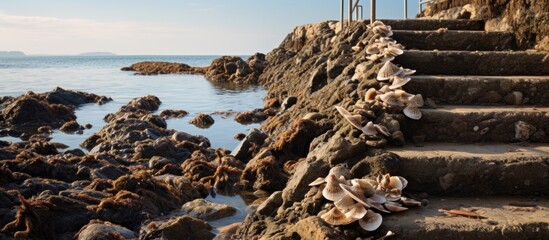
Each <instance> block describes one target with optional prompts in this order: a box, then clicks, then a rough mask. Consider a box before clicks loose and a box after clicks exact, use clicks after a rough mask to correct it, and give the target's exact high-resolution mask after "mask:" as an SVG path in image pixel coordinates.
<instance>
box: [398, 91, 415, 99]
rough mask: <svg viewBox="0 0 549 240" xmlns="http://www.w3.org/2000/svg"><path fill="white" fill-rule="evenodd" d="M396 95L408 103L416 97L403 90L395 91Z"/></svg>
mask: <svg viewBox="0 0 549 240" xmlns="http://www.w3.org/2000/svg"><path fill="white" fill-rule="evenodd" d="M395 95H396V96H397V97H399V98H402V99H404V100H406V101H410V100H411V99H412V98H413V97H414V96H415V95H414V94H411V93H408V92H406V91H404V90H402V89H396V90H395Z"/></svg>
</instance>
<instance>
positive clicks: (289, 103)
mask: <svg viewBox="0 0 549 240" xmlns="http://www.w3.org/2000/svg"><path fill="white" fill-rule="evenodd" d="M296 103H297V97H294V96H290V97H287V98H285V99H284V101H282V110H287V109H288V108H290V107H292V106H293V105H294V104H296Z"/></svg>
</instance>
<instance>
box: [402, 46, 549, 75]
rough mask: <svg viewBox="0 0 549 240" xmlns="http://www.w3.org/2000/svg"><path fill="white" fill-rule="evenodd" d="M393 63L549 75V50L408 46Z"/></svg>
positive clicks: (440, 71) (448, 71)
mask: <svg viewBox="0 0 549 240" xmlns="http://www.w3.org/2000/svg"><path fill="white" fill-rule="evenodd" d="M394 63H396V64H399V65H401V66H403V67H406V68H411V69H415V70H417V74H427V75H486V76H504V75H526V76H543V75H549V53H546V52H534V51H517V52H511V51H504V52H495V51H493V52H482V51H475V52H471V51H418V50H407V51H404V54H402V55H400V56H398V57H397V58H396V59H395V60H394Z"/></svg>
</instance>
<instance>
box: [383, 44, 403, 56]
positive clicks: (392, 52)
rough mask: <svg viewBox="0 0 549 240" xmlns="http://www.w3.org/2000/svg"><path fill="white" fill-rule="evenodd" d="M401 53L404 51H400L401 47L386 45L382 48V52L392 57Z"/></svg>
mask: <svg viewBox="0 0 549 240" xmlns="http://www.w3.org/2000/svg"><path fill="white" fill-rule="evenodd" d="M403 53H404V51H402V49H400V48H397V47H395V46H388V47H387V48H385V49H384V50H383V54H386V55H389V56H393V57H396V56H398V55H401V54H403Z"/></svg>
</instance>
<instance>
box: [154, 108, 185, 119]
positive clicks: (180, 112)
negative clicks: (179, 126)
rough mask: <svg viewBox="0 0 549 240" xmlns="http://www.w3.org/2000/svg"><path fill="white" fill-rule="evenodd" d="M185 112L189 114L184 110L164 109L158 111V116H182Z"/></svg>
mask: <svg viewBox="0 0 549 240" xmlns="http://www.w3.org/2000/svg"><path fill="white" fill-rule="evenodd" d="M187 114H189V113H188V112H187V111H185V110H171V109H167V110H164V111H162V112H160V116H161V117H163V118H182V117H185V116H187Z"/></svg>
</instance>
